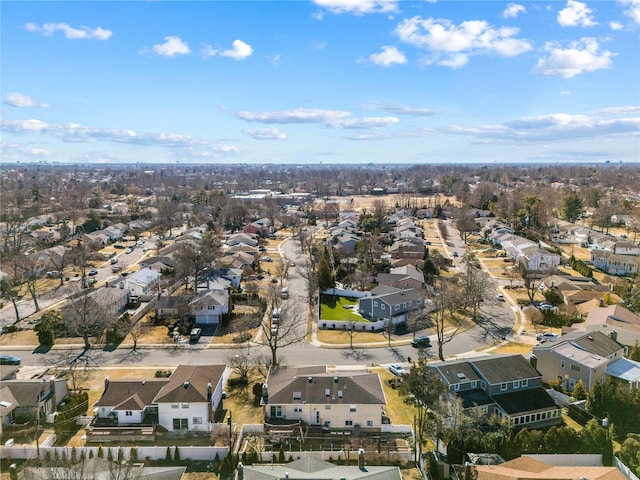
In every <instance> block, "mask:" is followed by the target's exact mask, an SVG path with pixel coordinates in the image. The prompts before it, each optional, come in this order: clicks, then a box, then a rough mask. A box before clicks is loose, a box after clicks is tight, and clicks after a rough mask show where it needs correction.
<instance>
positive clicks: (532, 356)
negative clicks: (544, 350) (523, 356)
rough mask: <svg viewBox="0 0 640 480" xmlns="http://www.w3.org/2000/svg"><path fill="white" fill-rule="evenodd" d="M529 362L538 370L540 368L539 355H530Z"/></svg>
mask: <svg viewBox="0 0 640 480" xmlns="http://www.w3.org/2000/svg"><path fill="white" fill-rule="evenodd" d="M529 363H530V364H531V366H532V367H533V368H535V369H536V370H537V369H538V357H536V356H535V355H531V357H529Z"/></svg>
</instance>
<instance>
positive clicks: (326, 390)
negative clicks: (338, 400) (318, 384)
mask: <svg viewBox="0 0 640 480" xmlns="http://www.w3.org/2000/svg"><path fill="white" fill-rule="evenodd" d="M329 395H331V390H329V389H328V388H325V389H324V396H325V397H328V396H329Z"/></svg>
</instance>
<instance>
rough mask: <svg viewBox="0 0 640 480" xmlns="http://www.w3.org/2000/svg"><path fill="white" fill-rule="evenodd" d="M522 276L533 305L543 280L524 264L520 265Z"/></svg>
mask: <svg viewBox="0 0 640 480" xmlns="http://www.w3.org/2000/svg"><path fill="white" fill-rule="evenodd" d="M520 276H521V277H522V281H523V282H524V288H525V290H526V292H527V297H529V301H530V302H531V303H533V301H534V298H535V296H536V293H537V292H538V290H539V289H540V284H541V283H542V281H543V278H542V277H541V276H540V275H538V274H537V273H536V272H533V271H531V270H529V269H528V268H527V266H526V265H525V264H524V263H521V264H520Z"/></svg>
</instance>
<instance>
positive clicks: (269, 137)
mask: <svg viewBox="0 0 640 480" xmlns="http://www.w3.org/2000/svg"><path fill="white" fill-rule="evenodd" d="M0 9H1V14H2V15H1V22H2V23H1V27H2V32H1V40H2V44H1V45H2V60H1V62H2V63H1V70H0V80H1V87H0V88H1V89H0V98H1V99H2V131H1V133H2V137H1V142H2V143H1V148H2V152H1V153H2V158H3V162H14V161H20V162H25V163H26V162H39V161H44V162H61V163H83V164H89V163H91V164H93V163H95V164H99V163H114V162H119V163H125V164H131V163H136V162H147V163H158V162H161V163H177V162H179V163H225V164H235V163H321V162H322V163H368V162H373V163H388V164H395V163H482V164H493V163H504V162H516V163H525V162H536V163H538V162H545V163H548V162H553V163H555V162H560V163H565V162H597V163H599V162H603V161H605V160H611V161H614V162H618V161H623V162H638V161H640V37H639V35H640V0H618V1H587V2H580V1H576V0H568V1H566V0H565V1H555V0H552V1H544V2H508V1H505V2H502V1H491V2H489V1H471V2H464V1H426V0H423V1H417V2H413V1H411V2H410V1H396V0H313V1H311V0H310V1H268V0H264V1H253V2H249V1H196V2H188V1H179V2H164V1H148V2H127V1H115V2H94V1H85V2H61V1H45V2H29V1H11V0H9V1H6V0H5V1H3V2H2V3H1V4H0Z"/></svg>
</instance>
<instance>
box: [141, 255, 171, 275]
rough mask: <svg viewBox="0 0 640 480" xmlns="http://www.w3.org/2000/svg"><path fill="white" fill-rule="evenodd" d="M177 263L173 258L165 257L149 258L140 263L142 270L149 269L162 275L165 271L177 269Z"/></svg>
mask: <svg viewBox="0 0 640 480" xmlns="http://www.w3.org/2000/svg"><path fill="white" fill-rule="evenodd" d="M176 264H177V262H176V261H175V259H174V258H173V256H163V257H149V258H146V259H144V260H142V261H141V262H140V268H141V269H144V268H149V269H151V270H154V271H156V272H159V273H162V272H163V271H166V270H170V269H175V268H176Z"/></svg>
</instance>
